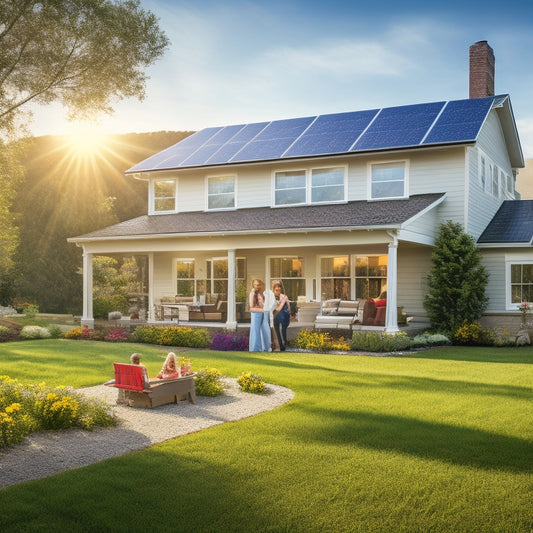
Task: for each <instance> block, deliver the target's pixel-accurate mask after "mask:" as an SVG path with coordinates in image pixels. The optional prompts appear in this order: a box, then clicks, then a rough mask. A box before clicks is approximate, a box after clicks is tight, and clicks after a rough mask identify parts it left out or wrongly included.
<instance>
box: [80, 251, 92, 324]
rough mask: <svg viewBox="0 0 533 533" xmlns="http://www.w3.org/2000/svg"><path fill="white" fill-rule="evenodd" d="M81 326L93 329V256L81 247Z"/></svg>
mask: <svg viewBox="0 0 533 533" xmlns="http://www.w3.org/2000/svg"><path fill="white" fill-rule="evenodd" d="M81 325H82V326H87V327H89V328H94V317H93V254H91V253H87V252H86V251H85V246H84V247H83V314H82V317H81Z"/></svg>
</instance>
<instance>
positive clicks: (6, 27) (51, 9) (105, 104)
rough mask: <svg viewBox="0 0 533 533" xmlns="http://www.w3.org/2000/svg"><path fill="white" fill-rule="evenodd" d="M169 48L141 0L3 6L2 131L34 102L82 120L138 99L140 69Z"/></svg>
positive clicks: (5, 1) (12, 0) (55, 0)
mask: <svg viewBox="0 0 533 533" xmlns="http://www.w3.org/2000/svg"><path fill="white" fill-rule="evenodd" d="M168 42H169V41H168V39H167V37H166V35H165V34H164V33H163V32H162V31H161V30H160V28H159V26H158V21H157V18H156V17H155V16H154V15H153V14H152V13H150V12H147V11H145V10H143V9H141V7H140V4H139V1H138V0H116V1H111V0H40V1H38V0H2V2H0V131H2V132H5V131H6V130H12V129H13V128H14V127H15V126H16V121H17V115H18V113H19V112H20V111H21V110H22V108H23V106H24V105H25V104H27V103H28V102H32V101H33V102H36V103H39V104H48V103H50V102H53V101H57V102H60V103H61V104H63V105H64V106H65V107H66V108H67V109H68V110H69V112H70V114H71V115H72V116H87V115H90V114H92V113H94V112H109V111H111V104H112V103H113V102H114V101H117V100H120V99H122V98H127V97H138V98H143V97H144V90H145V83H146V79H147V76H146V74H145V69H146V67H148V66H149V65H151V64H152V63H153V62H154V61H155V60H156V59H157V58H159V57H160V56H161V55H162V53H163V52H164V50H165V48H166V47H167V46H168Z"/></svg>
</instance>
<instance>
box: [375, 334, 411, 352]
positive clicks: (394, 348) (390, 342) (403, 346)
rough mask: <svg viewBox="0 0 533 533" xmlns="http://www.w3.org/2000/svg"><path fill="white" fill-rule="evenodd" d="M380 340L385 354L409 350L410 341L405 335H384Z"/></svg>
mask: <svg viewBox="0 0 533 533" xmlns="http://www.w3.org/2000/svg"><path fill="white" fill-rule="evenodd" d="M381 340H382V342H383V351H385V352H399V351H402V350H409V348H411V339H410V338H409V336H408V335H407V333H403V332H400V333H392V334H390V333H384V334H383V335H382V337H381Z"/></svg>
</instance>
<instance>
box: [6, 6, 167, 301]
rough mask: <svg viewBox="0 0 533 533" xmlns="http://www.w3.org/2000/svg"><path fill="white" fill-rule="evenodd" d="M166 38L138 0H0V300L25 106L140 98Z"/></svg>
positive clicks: (76, 113)
mask: <svg viewBox="0 0 533 533" xmlns="http://www.w3.org/2000/svg"><path fill="white" fill-rule="evenodd" d="M168 44H169V41H168V39H167V37H166V35H165V34H164V32H162V31H161V29H160V28H159V26H158V21H157V18H156V17H155V16H154V15H153V14H152V13H150V12H149V11H145V10H143V9H142V8H141V7H140V3H139V1H138V0H40V1H38V0H0V303H5V302H6V300H8V299H9V296H10V293H11V292H12V290H13V287H12V283H11V281H10V280H11V279H12V275H13V271H12V269H11V266H12V257H13V253H14V252H15V250H16V247H17V241H18V230H17V226H16V224H15V221H14V217H13V213H12V210H11V204H12V199H13V195H14V191H15V189H16V185H17V181H19V180H20V179H21V167H20V164H19V162H18V158H17V157H16V156H17V155H18V154H17V153H16V152H17V151H18V150H19V146H20V143H18V144H17V145H16V146H14V145H13V139H15V138H17V137H20V136H21V135H23V134H26V133H27V130H26V128H25V124H27V123H28V119H29V116H28V115H30V113H29V112H28V111H27V109H28V107H29V106H28V104H29V103H36V104H41V105H42V104H49V103H51V102H59V103H61V104H62V105H63V106H64V107H65V108H66V109H67V111H68V114H69V116H70V117H89V116H93V115H94V114H97V113H102V112H111V111H112V104H114V103H116V102H117V101H119V100H121V99H124V98H129V97H137V98H139V99H142V98H144V93H145V85H146V79H147V76H146V74H145V70H146V68H147V67H148V66H149V65H151V64H152V63H154V62H155V61H156V60H157V59H158V58H159V57H160V56H161V55H162V54H163V52H164V51H165V49H166V47H167V46H168Z"/></svg>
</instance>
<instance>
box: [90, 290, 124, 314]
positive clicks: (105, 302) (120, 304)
mask: <svg viewBox="0 0 533 533" xmlns="http://www.w3.org/2000/svg"><path fill="white" fill-rule="evenodd" d="M128 308H129V298H128V296H127V295H126V294H113V295H112V296H95V297H94V299H93V316H94V318H107V315H108V314H109V313H111V312H112V311H120V312H121V313H122V314H124V315H125V314H126V313H127V312H128Z"/></svg>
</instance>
